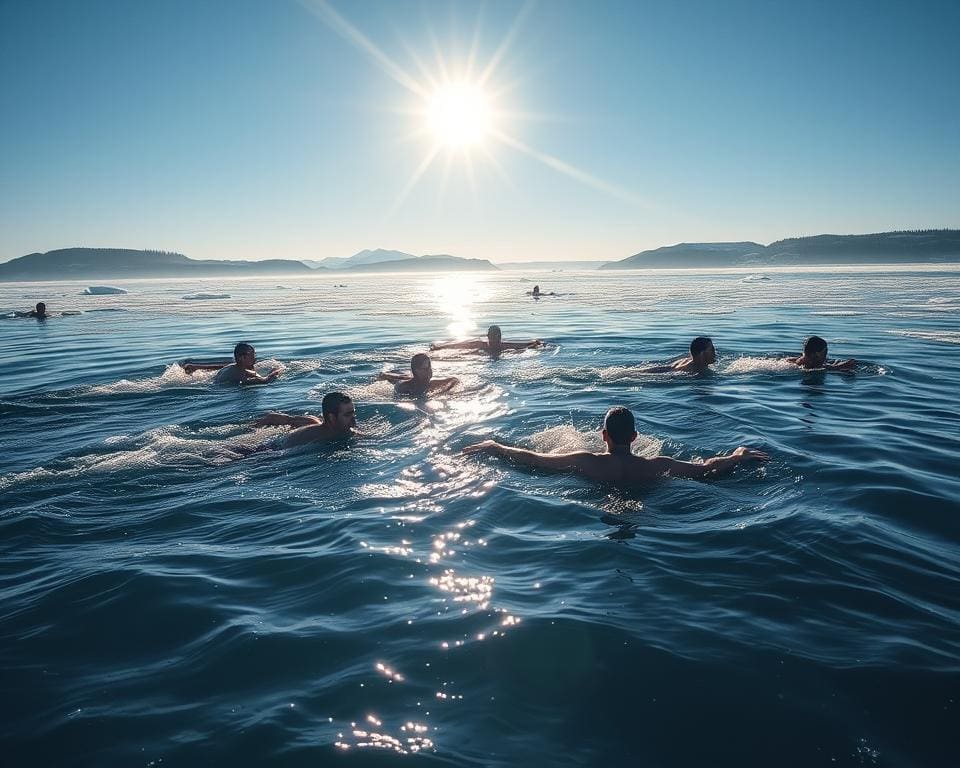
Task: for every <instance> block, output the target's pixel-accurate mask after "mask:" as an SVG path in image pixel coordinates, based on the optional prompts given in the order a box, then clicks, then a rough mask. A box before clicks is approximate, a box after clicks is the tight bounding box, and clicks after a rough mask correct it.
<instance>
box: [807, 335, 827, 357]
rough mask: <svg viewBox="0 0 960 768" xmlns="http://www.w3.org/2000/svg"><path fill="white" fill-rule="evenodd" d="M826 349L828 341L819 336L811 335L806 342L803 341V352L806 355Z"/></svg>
mask: <svg viewBox="0 0 960 768" xmlns="http://www.w3.org/2000/svg"><path fill="white" fill-rule="evenodd" d="M826 351H827V342H825V341H824V340H823V339H821V338H820V337H819V336H810V337H809V338H807V340H806V341H805V342H803V354H805V355H816V354H819V353H820V352H826Z"/></svg>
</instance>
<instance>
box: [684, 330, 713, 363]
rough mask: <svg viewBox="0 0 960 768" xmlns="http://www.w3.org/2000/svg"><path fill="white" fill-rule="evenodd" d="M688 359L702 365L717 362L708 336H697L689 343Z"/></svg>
mask: <svg viewBox="0 0 960 768" xmlns="http://www.w3.org/2000/svg"><path fill="white" fill-rule="evenodd" d="M690 357H692V358H693V359H694V360H696V361H697V362H698V363H701V364H702V365H710V364H711V363H715V362H717V350H716V349H715V348H714V346H713V342H712V341H711V340H710V337H709V336H697V338H695V339H694V340H693V341H691V342H690Z"/></svg>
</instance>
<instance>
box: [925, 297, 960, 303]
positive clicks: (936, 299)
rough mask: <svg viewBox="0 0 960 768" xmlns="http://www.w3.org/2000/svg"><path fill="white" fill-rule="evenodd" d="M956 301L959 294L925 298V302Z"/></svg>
mask: <svg viewBox="0 0 960 768" xmlns="http://www.w3.org/2000/svg"><path fill="white" fill-rule="evenodd" d="M956 301H960V296H934V297H933V298H932V299H927V304H953V303H954V302H956Z"/></svg>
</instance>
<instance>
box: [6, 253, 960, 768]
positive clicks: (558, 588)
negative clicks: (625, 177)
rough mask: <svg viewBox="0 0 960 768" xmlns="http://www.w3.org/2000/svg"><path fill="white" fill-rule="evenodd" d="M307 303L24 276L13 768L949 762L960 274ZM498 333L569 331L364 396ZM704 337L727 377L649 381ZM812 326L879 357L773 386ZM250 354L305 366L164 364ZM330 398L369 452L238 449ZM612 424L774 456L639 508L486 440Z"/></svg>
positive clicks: (490, 286) (551, 283) (459, 357)
mask: <svg viewBox="0 0 960 768" xmlns="http://www.w3.org/2000/svg"><path fill="white" fill-rule="evenodd" d="M282 280H283V279H281V280H280V281H278V280H276V279H274V280H262V279H257V280H230V281H212V280H204V281H195V282H184V281H163V280H158V281H121V282H120V283H117V287H119V288H122V289H124V290H126V291H127V293H125V294H96V295H83V294H82V291H83V290H84V288H86V287H87V286H86V285H83V284H77V283H63V284H32V285H30V284H0V316H2V317H0V325H2V326H3V327H2V329H0V330H2V344H3V351H4V353H5V358H6V359H7V360H8V361H10V362H11V364H9V365H8V366H5V367H4V368H3V369H0V424H2V427H3V428H2V430H0V498H2V501H3V504H2V510H0V542H2V557H0V675H2V679H3V680H4V691H5V693H6V694H7V695H6V696H5V697H4V709H3V711H2V714H3V716H2V718H0V736H2V739H3V742H4V744H5V746H7V750H6V755H7V757H8V758H10V759H11V761H12V762H11V764H15V765H19V764H36V765H74V764H84V765H86V764H90V765H98V766H99V765H130V764H141V763H146V764H150V763H153V764H155V765H159V764H161V762H162V763H166V764H171V765H172V764H197V765H200V764H204V765H207V764H225V763H233V764H238V765H261V764H264V763H269V764H291V765H308V764H309V765H315V764H317V763H318V762H319V763H321V764H322V763H323V762H324V761H327V760H329V759H330V758H331V755H332V754H333V753H338V754H339V756H340V758H341V759H342V760H343V761H344V762H345V763H353V764H362V765H365V764H367V762H371V761H376V762H378V763H382V760H377V759H376V758H377V757H380V758H383V759H387V760H403V759H422V758H423V757H424V756H425V755H426V756H430V757H431V758H433V759H439V760H443V761H445V762H448V763H450V764H457V765H516V764H517V763H518V762H522V761H523V762H525V761H527V757H526V756H528V755H534V754H536V755H538V756H539V758H540V759H539V762H542V763H543V764H545V765H554V764H571V765H585V764H611V765H626V764H630V765H634V764H645V765H646V764H649V765H771V764H776V765H798V766H801V765H802V766H807V765H820V764H828V763H829V764H840V765H866V764H869V765H891V766H900V765H948V764H952V763H954V762H955V761H956V755H955V753H954V751H955V750H954V748H953V746H952V744H951V742H950V740H949V739H948V738H947V737H946V736H945V734H948V733H950V732H952V730H953V727H954V723H955V720H956V715H957V691H958V688H957V681H958V679H960V678H958V675H960V603H958V600H957V590H956V584H957V583H958V581H960V549H958V540H960V522H958V521H960V516H958V514H957V513H958V512H960V505H958V499H960V480H958V476H957V471H956V468H957V466H958V461H960V416H958V413H957V409H956V406H955V395H954V394H953V392H954V389H955V382H954V381H953V378H954V375H953V368H954V367H955V365H956V354H955V347H956V344H957V343H958V341H957V340H958V339H960V271H957V270H955V269H951V268H945V267H938V268H935V269H934V268H929V269H924V268H915V267H914V268H910V269H897V270H886V271H871V270H869V269H850V270H837V271H832V272H826V273H823V272H820V271H816V270H803V269H800V270H794V271H773V270H768V271H765V272H762V273H758V272H756V270H753V271H751V272H745V271H742V270H741V271H737V270H730V271H717V272H712V273H695V274H691V273H688V272H678V271H674V272H669V271H653V272H636V273H616V272H614V273H606V272H597V273H563V272H553V273H550V274H547V275H543V274H539V275H533V274H530V275H527V274H523V273H496V274H493V275H446V276H437V275H417V276H391V277H389V278H385V277H383V276H375V275H365V276H350V277H343V278H338V280H342V282H338V283H337V285H341V284H343V285H344V287H336V288H335V287H332V286H331V283H330V281H329V280H324V279H322V278H317V279H312V280H303V281H298V282H297V284H296V285H290V284H284V283H283V282H282ZM531 280H534V281H536V282H537V283H539V284H540V286H541V288H542V289H544V290H546V291H554V292H556V293H558V294H561V295H559V296H554V297H544V298H542V299H541V300H539V301H535V300H533V299H532V298H530V297H529V296H527V295H526V291H527V290H529V285H530V281H531ZM38 300H45V301H46V302H47V304H48V306H49V307H50V309H52V310H54V311H67V312H79V313H80V314H76V315H69V316H66V317H54V318H51V319H50V320H48V321H45V322H38V321H36V320H27V319H14V318H12V317H10V315H11V314H12V312H13V311H14V310H22V309H26V308H29V306H31V305H32V304H33V303H35V302H36V301H38ZM491 323H498V324H500V325H501V326H502V327H503V330H504V334H505V336H506V337H507V338H508V339H509V338H517V339H520V338H533V337H541V338H544V339H547V340H548V342H549V344H548V346H547V347H545V348H544V349H542V350H529V351H526V352H522V353H514V354H507V355H504V356H503V358H502V359H500V360H497V361H490V360H488V359H486V358H485V357H483V356H481V355H477V354H473V353H463V352H458V351H453V350H444V351H438V352H436V353H434V354H433V355H432V357H433V367H434V372H435V375H438V376H457V377H458V378H459V379H460V380H461V382H462V383H461V385H460V387H459V388H458V389H457V390H455V391H454V392H452V393H449V394H447V395H443V396H441V397H437V398H431V399H430V400H426V401H422V400H421V401H416V400H405V399H398V398H396V397H395V396H394V393H393V390H392V387H391V386H390V385H389V384H387V383H385V382H378V381H376V380H375V377H376V374H377V373H379V372H380V371H383V370H397V371H400V370H405V369H406V368H407V367H408V365H409V358H410V356H411V355H412V354H414V353H415V352H418V351H423V350H425V349H426V348H427V346H428V345H429V342H430V341H433V340H437V339H441V338H446V337H449V336H451V335H456V336H466V335H478V334H480V333H482V332H483V331H484V330H485V328H486V327H487V326H488V325H489V324H491ZM701 333H705V334H708V335H710V336H712V338H713V339H714V341H715V343H716V345H717V349H718V353H719V360H718V363H717V365H716V366H715V369H716V370H715V371H714V372H713V373H711V374H708V375H704V376H696V377H690V376H686V375H683V374H672V373H671V374H658V375H649V374H640V373H638V371H637V368H638V367H640V366H641V365H643V364H648V363H651V362H656V361H662V360H670V359H676V358H678V357H680V356H682V355H683V353H684V351H685V347H686V344H687V343H688V342H689V340H690V338H692V337H693V336H695V335H698V334H701ZM811 333H817V334H819V335H821V336H824V337H825V338H826V339H827V340H828V341H829V342H830V351H831V355H832V356H834V357H838V358H847V357H854V358H857V359H858V360H860V361H861V364H860V366H859V368H858V372H857V373H856V374H854V375H845V374H836V373H826V372H823V371H811V372H801V371H798V370H797V369H796V368H795V367H794V366H792V365H790V364H786V363H784V362H783V361H782V359H781V358H782V357H783V356H785V355H788V354H789V355H796V354H799V351H800V349H799V347H800V344H801V342H802V339H803V338H804V337H805V336H807V335H809V334H811ZM241 340H243V341H249V342H252V343H254V344H255V345H256V347H257V350H258V354H259V355H260V357H261V365H262V367H263V369H264V370H269V369H270V368H272V367H275V366H278V365H279V366H282V367H283V368H284V375H283V376H282V377H281V379H280V380H279V381H277V382H276V383H274V384H272V385H270V386H268V387H253V388H248V389H244V390H229V389H219V388H215V387H213V386H211V383H210V382H211V379H212V374H202V373H200V374H194V375H192V376H191V375H187V374H186V373H185V372H184V371H183V369H182V368H181V367H180V366H179V365H178V364H177V363H178V361H182V360H184V359H187V358H193V359H208V360H216V359H225V358H227V357H229V355H230V351H231V349H232V347H233V345H234V344H235V343H236V342H237V341H241ZM333 389H343V390H345V391H347V392H349V393H350V394H351V395H352V396H353V397H354V399H355V400H356V402H357V408H358V418H359V422H360V428H361V429H362V430H363V432H364V433H366V435H367V436H368V437H367V438H366V439H363V440H357V441H356V443H355V444H354V445H352V446H350V447H344V446H329V447H326V448H319V449H318V448H315V447H314V448H310V447H308V448H305V449H300V450H296V451H291V452H287V453H284V452H282V451H280V450H278V449H277V442H278V438H279V437H280V436H281V435H282V434H283V430H282V429H280V428H262V429H254V428H252V426H251V421H252V420H253V419H254V418H255V417H256V416H258V415H260V414H261V413H263V412H264V411H266V410H285V411H290V412H295V413H302V412H310V413H314V414H318V413H319V410H320V400H321V399H322V397H323V394H324V393H326V392H328V391H331V390H333ZM614 404H624V405H628V406H629V407H630V408H631V409H633V410H634V412H635V414H636V416H637V429H638V432H639V438H638V442H637V445H636V450H637V452H638V453H641V454H643V455H656V454H657V453H661V452H662V453H665V454H667V455H671V456H676V457H679V458H683V459H694V458H703V457H709V456H712V455H714V454H716V453H717V452H719V451H721V450H725V449H729V448H732V447H734V446H736V445H738V444H747V445H754V446H757V447H761V448H763V449H764V450H767V451H769V452H770V453H771V455H772V456H773V460H772V461H771V462H770V463H769V464H768V465H766V466H763V467H759V466H750V467H744V468H741V469H738V470H737V471H736V472H735V473H734V475H733V476H732V477H730V478H726V479H723V480H720V481H717V482H713V483H696V482H692V481H673V482H669V483H662V484H659V485H656V486H653V487H650V488H645V489H635V490H622V489H617V488H613V487H594V486H591V485H589V484H587V483H585V482H583V481H581V480H579V479H577V478H573V477H567V476H563V475H556V474H550V473H546V472H538V471H526V470H522V469H519V468H517V467H514V466H511V465H510V464H507V463H504V462H501V461H497V460H494V459H490V458H477V457H464V456H462V455H461V454H460V449H461V448H462V447H463V446H464V445H467V444H469V443H471V442H475V441H478V440H482V439H486V438H489V437H496V438H498V439H502V440H505V441H508V442H511V443H515V444H520V445H523V446H526V447H530V448H534V449H538V450H546V451H572V450H599V449H600V448H601V446H602V442H601V439H600V436H599V432H598V427H599V422H600V419H601V418H602V415H603V413H604V411H605V410H606V409H607V408H608V407H609V406H610V405H614ZM905 702H907V703H908V706H907V704H905ZM340 753H342V754H340Z"/></svg>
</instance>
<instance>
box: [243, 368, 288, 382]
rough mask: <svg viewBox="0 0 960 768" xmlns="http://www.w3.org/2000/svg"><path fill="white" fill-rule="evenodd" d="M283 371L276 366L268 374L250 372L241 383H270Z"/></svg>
mask: <svg viewBox="0 0 960 768" xmlns="http://www.w3.org/2000/svg"><path fill="white" fill-rule="evenodd" d="M282 372H283V371H282V370H281V369H280V368H274V369H273V370H272V371H270V373H268V374H267V375H266V376H261V375H260V374H259V373H248V374H247V375H246V376H244V377H243V379H242V380H241V381H240V383H241V384H269V383H270V382H271V381H273V380H274V379H276V378H277V377H278V376H279V375H280V374H281V373H282Z"/></svg>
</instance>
